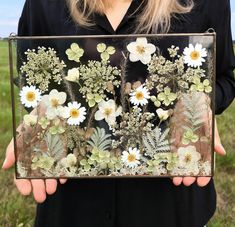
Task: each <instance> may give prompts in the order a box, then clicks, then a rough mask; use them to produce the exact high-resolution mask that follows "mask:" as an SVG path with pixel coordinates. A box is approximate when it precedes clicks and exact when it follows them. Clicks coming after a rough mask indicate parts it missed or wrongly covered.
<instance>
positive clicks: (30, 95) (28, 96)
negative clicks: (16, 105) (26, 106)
mask: <svg viewBox="0 0 235 227" xmlns="http://www.w3.org/2000/svg"><path fill="white" fill-rule="evenodd" d="M26 99H27V100H28V101H29V102H33V101H34V100H35V99H36V95H35V93H34V92H32V91H29V92H27V94H26Z"/></svg>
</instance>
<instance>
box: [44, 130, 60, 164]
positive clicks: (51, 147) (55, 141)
mask: <svg viewBox="0 0 235 227" xmlns="http://www.w3.org/2000/svg"><path fill="white" fill-rule="evenodd" d="M45 141H46V143H47V147H48V153H49V154H50V156H51V157H53V158H55V160H57V161H58V160H60V159H61V158H62V157H63V153H64V144H63V142H62V140H61V138H60V136H59V135H52V134H51V133H47V134H46V135H45Z"/></svg>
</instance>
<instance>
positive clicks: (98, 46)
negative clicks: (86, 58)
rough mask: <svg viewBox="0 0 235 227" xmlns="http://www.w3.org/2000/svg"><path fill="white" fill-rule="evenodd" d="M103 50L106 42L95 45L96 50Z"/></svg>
mask: <svg viewBox="0 0 235 227" xmlns="http://www.w3.org/2000/svg"><path fill="white" fill-rule="evenodd" d="M105 50H106V44H105V43H99V44H98V45H97V51H98V52H100V53H102V52H104V51H105Z"/></svg>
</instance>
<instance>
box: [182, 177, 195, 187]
mask: <svg viewBox="0 0 235 227" xmlns="http://www.w3.org/2000/svg"><path fill="white" fill-rule="evenodd" d="M195 181H196V178H195V177H184V178H183V184H184V185H185V186H190V185H192V184H193V183H194V182H195Z"/></svg>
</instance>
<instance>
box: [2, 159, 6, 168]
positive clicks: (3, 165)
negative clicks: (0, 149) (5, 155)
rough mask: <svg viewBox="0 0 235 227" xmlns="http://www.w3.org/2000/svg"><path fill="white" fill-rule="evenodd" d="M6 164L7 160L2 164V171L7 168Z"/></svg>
mask: <svg viewBox="0 0 235 227" xmlns="http://www.w3.org/2000/svg"><path fill="white" fill-rule="evenodd" d="M6 163H7V160H6V159H5V160H4V162H3V164H2V169H4V168H5V165H6Z"/></svg>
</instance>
